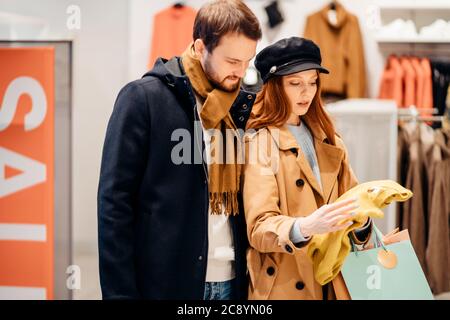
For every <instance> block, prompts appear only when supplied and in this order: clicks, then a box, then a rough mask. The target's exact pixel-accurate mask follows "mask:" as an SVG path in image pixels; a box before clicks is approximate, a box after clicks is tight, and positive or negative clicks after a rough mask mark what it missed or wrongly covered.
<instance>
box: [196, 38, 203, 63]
mask: <svg viewBox="0 0 450 320" xmlns="http://www.w3.org/2000/svg"><path fill="white" fill-rule="evenodd" d="M205 50H206V46H205V44H204V42H203V40H202V39H196V40H195V41H194V52H195V55H196V57H197V59H200V58H201V57H203V55H204V54H205Z"/></svg>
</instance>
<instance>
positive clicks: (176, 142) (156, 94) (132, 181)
mask: <svg viewBox="0 0 450 320" xmlns="http://www.w3.org/2000/svg"><path fill="white" fill-rule="evenodd" d="M193 38H194V42H193V44H192V45H191V46H190V47H189V48H188V49H187V50H186V52H185V53H184V54H183V55H182V57H174V58H172V59H170V60H166V59H162V58H159V59H158V60H157V61H156V63H155V66H154V67H153V69H152V70H151V71H150V72H148V73H147V74H145V75H144V77H143V78H142V79H140V80H136V81H133V82H131V83H129V84H128V85H126V86H125V87H124V88H123V89H122V90H121V92H120V93H119V95H118V98H117V101H116V103H115V106H114V111H113V114H112V116H111V119H110V122H109V125H108V129H107V133H106V139H105V145H104V150H103V159H102V167H101V174H100V183H99V191H98V225H99V229H98V231H99V255H100V282H101V287H102V293H103V298H104V299H121V298H122V299H123V298H125V299H126V298H148V299H245V298H246V297H247V290H248V287H247V285H248V282H247V275H246V260H245V253H246V249H247V247H248V242H247V236H246V227H245V217H244V213H243V212H242V209H241V208H242V205H241V203H242V202H241V196H240V190H239V186H240V180H239V179H240V166H239V164H238V161H234V162H233V161H231V162H230V163H228V162H226V163H220V162H216V161H214V160H215V159H216V158H215V156H216V155H217V152H219V153H221V155H222V156H223V157H224V158H225V156H229V155H230V144H229V143H228V142H229V141H228V140H225V139H226V138H225V137H224V141H226V143H224V145H227V148H222V149H221V148H220V145H219V144H218V143H217V141H218V139H216V138H217V137H216V135H215V133H216V132H219V133H224V132H225V131H229V130H231V131H232V132H234V133H237V132H238V131H239V129H244V128H245V125H246V122H247V119H248V117H249V115H250V111H251V107H252V105H253V101H254V98H255V95H254V94H252V93H249V92H245V91H243V90H240V83H241V79H242V78H243V76H244V73H245V70H246V69H247V67H248V64H249V62H250V60H251V59H252V58H253V57H254V55H255V51H256V44H257V41H258V40H259V39H260V38H261V29H260V26H259V23H258V20H257V18H256V17H255V15H254V14H253V13H252V12H251V11H250V9H249V8H248V7H247V6H246V5H245V4H244V3H243V2H241V1H231V0H229V1H224V0H221V1H214V2H211V3H208V4H206V5H204V6H203V7H202V8H201V9H200V10H199V12H198V14H197V17H196V19H195V23H194V31H193ZM196 120H197V122H196ZM211 132H213V134H211ZM181 137H182V138H183V139H181ZM202 137H203V138H202ZM213 137H214V138H213ZM232 141H233V143H234V144H237V141H236V140H233V139H232ZM186 146H187V147H186ZM231 149H236V145H234V146H233V145H231ZM211 150H215V151H216V154H214V152H212V151H211ZM203 153H204V154H205V157H202V154H203ZM223 153H225V154H223ZM212 155H213V156H214V157H212ZM237 157H238V155H234V160H236V158H237ZM205 158H206V159H205ZM212 158H214V159H212ZM231 158H232V157H231ZM199 159H200V160H199Z"/></svg>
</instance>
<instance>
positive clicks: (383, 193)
mask: <svg viewBox="0 0 450 320" xmlns="http://www.w3.org/2000/svg"><path fill="white" fill-rule="evenodd" d="M412 195H413V194H412V192H411V191H410V190H408V189H406V188H404V187H402V186H401V185H399V184H398V183H397V182H395V181H391V180H377V181H371V182H366V183H362V184H359V185H357V186H355V187H354V188H352V189H350V190H348V191H347V192H346V193H344V194H343V195H342V196H340V197H339V198H338V199H337V200H336V201H340V200H345V199H349V198H357V199H358V200H357V204H358V205H359V208H357V209H356V210H355V213H356V214H355V215H354V216H353V217H352V218H350V219H346V220H343V221H341V222H340V223H345V222H347V221H349V220H352V221H354V223H353V225H351V226H349V227H348V228H346V229H344V230H340V231H336V232H333V233H327V234H320V235H314V236H313V238H312V239H311V243H310V244H309V246H308V256H309V257H310V258H311V260H312V262H313V265H314V277H315V278H316V281H317V282H318V283H320V284H321V285H324V284H326V283H328V282H330V281H331V280H333V279H334V278H335V277H336V276H337V275H338V274H339V272H340V271H341V268H342V265H343V263H344V261H345V258H346V257H347V256H348V254H349V253H350V248H351V244H350V239H349V237H348V234H349V233H350V232H351V231H353V230H355V229H358V228H361V227H362V226H363V225H364V223H365V222H366V221H367V218H368V217H372V218H383V217H384V213H383V211H381V209H382V208H384V207H386V206H387V205H388V204H390V203H391V202H392V201H400V202H403V201H406V200H408V199H409V198H411V197H412Z"/></svg>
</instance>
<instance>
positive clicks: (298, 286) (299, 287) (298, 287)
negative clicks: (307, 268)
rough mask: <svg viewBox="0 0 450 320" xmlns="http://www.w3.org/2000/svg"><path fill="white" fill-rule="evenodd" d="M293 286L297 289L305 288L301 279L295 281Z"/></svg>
mask: <svg viewBox="0 0 450 320" xmlns="http://www.w3.org/2000/svg"><path fill="white" fill-rule="evenodd" d="M295 287H296V288H297V289H298V290H303V289H304V288H305V284H304V283H303V282H302V281H297V283H296V284H295Z"/></svg>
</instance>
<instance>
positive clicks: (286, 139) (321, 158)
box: [268, 119, 344, 203]
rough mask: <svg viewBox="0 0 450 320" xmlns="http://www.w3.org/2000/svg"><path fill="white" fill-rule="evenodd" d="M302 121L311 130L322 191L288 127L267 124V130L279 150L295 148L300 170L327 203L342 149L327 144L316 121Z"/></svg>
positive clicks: (335, 178) (342, 153) (338, 168)
mask: <svg viewBox="0 0 450 320" xmlns="http://www.w3.org/2000/svg"><path fill="white" fill-rule="evenodd" d="M302 121H304V123H305V124H306V125H307V126H308V128H309V129H310V130H311V133H312V135H313V138H314V148H315V150H316V155H317V161H318V162H319V168H320V177H321V180H322V188H323V191H322V188H320V186H319V183H318V181H317V180H316V178H315V176H314V173H313V171H312V169H311V166H310V165H309V162H308V160H307V159H306V157H305V155H304V154H303V152H301V149H300V146H299V145H298V143H297V140H296V139H295V137H294V135H293V134H292V133H291V132H290V130H289V129H288V127H287V126H286V125H283V126H282V127H274V126H269V127H268V130H269V132H270V134H271V135H272V137H273V138H274V140H275V142H276V143H277V145H278V148H279V149H280V150H283V151H287V150H290V151H293V149H295V151H296V154H297V164H298V165H299V167H300V170H301V171H302V172H303V174H304V175H305V177H306V179H308V182H309V184H310V185H311V186H312V187H313V189H314V190H315V191H316V192H317V193H318V194H319V195H320V196H321V197H322V199H323V201H324V203H328V200H329V198H330V196H331V191H332V190H333V186H334V185H335V183H336V181H337V178H338V174H339V171H340V169H341V162H342V160H343V159H344V149H342V148H340V147H338V146H333V145H331V144H329V143H328V139H327V136H326V134H325V132H324V131H323V130H322V129H321V128H320V126H319V125H318V123H317V122H314V121H309V123H307V121H306V119H302Z"/></svg>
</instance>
